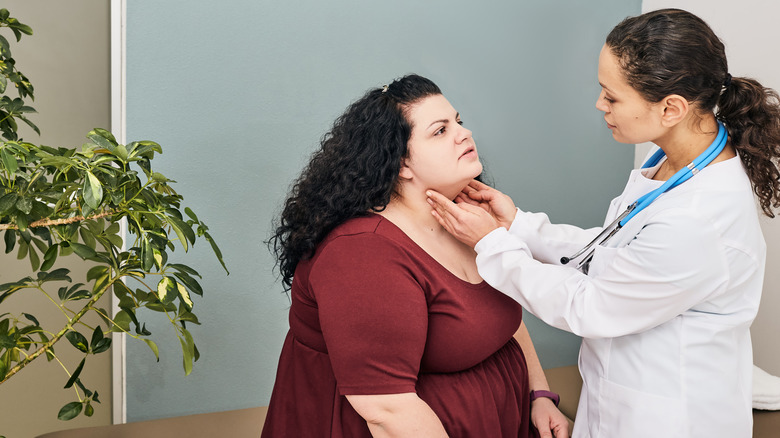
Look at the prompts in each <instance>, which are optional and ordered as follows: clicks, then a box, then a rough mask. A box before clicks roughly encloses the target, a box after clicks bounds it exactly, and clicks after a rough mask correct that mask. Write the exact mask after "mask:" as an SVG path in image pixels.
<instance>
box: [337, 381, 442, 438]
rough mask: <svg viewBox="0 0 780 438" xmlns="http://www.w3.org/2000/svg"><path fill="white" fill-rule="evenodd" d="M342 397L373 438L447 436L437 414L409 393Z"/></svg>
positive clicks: (415, 395)
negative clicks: (358, 416)
mask: <svg viewBox="0 0 780 438" xmlns="http://www.w3.org/2000/svg"><path fill="white" fill-rule="evenodd" d="M346 397H347V400H348V401H349V403H350V404H351V405H352V407H353V408H355V411H357V413H358V414H360V416H361V417H363V419H364V420H366V422H367V423H368V430H369V431H371V435H372V436H373V437H375V438H384V437H388V438H390V437H425V438H428V437H436V438H438V437H446V436H447V432H446V431H445V430H444V426H442V424H441V421H440V420H439V417H437V416H436V414H435V413H434V412H433V410H432V409H431V408H430V406H428V404H427V403H425V402H424V401H423V400H422V399H420V397H418V396H417V394H415V393H413V392H407V393H403V394H380V395H348V396H346Z"/></svg>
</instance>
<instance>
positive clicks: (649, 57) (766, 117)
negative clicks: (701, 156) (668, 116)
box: [606, 9, 780, 217]
mask: <svg viewBox="0 0 780 438" xmlns="http://www.w3.org/2000/svg"><path fill="white" fill-rule="evenodd" d="M606 45H607V47H609V48H610V50H611V52H612V54H613V55H615V56H616V57H617V58H618V60H619V62H620V65H621V67H622V68H623V72H624V74H625V77H626V78H627V80H628V83H629V84H630V85H631V86H632V87H633V88H634V89H635V90H637V91H638V92H639V93H640V94H641V95H642V96H643V97H644V98H645V99H646V100H647V101H649V102H660V101H661V100H662V99H663V98H664V97H666V96H669V95H671V94H678V95H680V96H682V97H684V98H685V99H687V100H688V102H691V103H692V104H694V105H695V108H696V109H698V111H699V112H700V113H704V112H708V111H712V112H715V117H716V118H717V119H718V120H720V121H721V122H723V124H724V125H725V126H726V129H727V131H728V133H729V137H730V139H731V144H732V146H734V148H735V149H736V150H737V152H739V157H740V158H741V159H742V163H743V164H744V166H745V169H746V171H747V174H748V177H749V178H750V181H751V183H752V184H753V191H754V192H755V194H756V195H757V196H758V200H759V203H760V205H761V209H762V210H763V211H764V214H766V215H767V216H769V217H774V213H773V209H777V208H778V207H780V171H779V170H778V157H780V100H779V99H778V95H777V93H776V92H775V91H774V90H772V89H769V88H765V87H763V86H762V85H761V84H760V83H758V82H757V81H756V80H754V79H749V78H732V77H731V75H730V74H729V72H728V63H727V62H726V52H725V50H724V46H723V43H722V42H721V41H720V39H718V37H717V36H716V35H715V33H714V32H713V31H712V29H711V28H710V27H709V26H708V25H707V23H705V22H704V21H703V20H702V19H701V18H699V17H697V16H695V15H693V14H691V13H690V12H687V11H683V10H680V9H661V10H657V11H652V12H648V13H645V14H642V15H639V16H636V17H630V18H627V19H625V20H623V21H622V22H621V23H620V24H618V25H617V26H615V28H614V29H612V32H610V34H609V35H608V36H607V41H606Z"/></svg>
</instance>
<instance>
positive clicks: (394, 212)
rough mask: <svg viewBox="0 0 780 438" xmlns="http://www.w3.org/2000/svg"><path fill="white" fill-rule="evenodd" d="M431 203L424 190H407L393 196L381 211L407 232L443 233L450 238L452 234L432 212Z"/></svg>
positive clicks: (442, 234)
mask: <svg viewBox="0 0 780 438" xmlns="http://www.w3.org/2000/svg"><path fill="white" fill-rule="evenodd" d="M431 210H432V208H431V205H430V204H429V203H428V196H427V195H425V192H424V191H419V193H418V192H417V191H414V192H410V191H407V192H405V193H403V194H401V195H399V196H395V197H393V199H392V200H391V201H390V203H389V204H388V205H387V208H385V210H384V211H383V212H382V213H380V214H381V215H382V216H384V217H386V218H387V219H388V220H390V221H391V222H393V223H394V224H396V225H397V226H398V227H399V228H401V229H402V230H404V231H405V232H406V233H407V234H409V233H410V232H423V233H426V234H428V235H431V233H432V234H434V235H439V234H440V235H441V236H445V237H447V238H450V237H451V236H450V234H449V233H448V232H447V231H446V230H445V229H444V228H443V227H442V226H441V225H439V222H438V221H437V220H436V218H435V217H433V214H431Z"/></svg>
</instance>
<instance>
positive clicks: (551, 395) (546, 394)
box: [531, 391, 561, 406]
mask: <svg viewBox="0 0 780 438" xmlns="http://www.w3.org/2000/svg"><path fill="white" fill-rule="evenodd" d="M539 397H547V398H549V399H550V400H552V401H553V403H555V406H558V402H560V401H561V396H560V395H558V394H556V393H554V392H552V391H531V401H534V400H536V399H537V398H539Z"/></svg>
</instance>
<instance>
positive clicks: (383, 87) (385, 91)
mask: <svg viewBox="0 0 780 438" xmlns="http://www.w3.org/2000/svg"><path fill="white" fill-rule="evenodd" d="M388 87H389V85H383V86H382V92H383V93H387V88H388Z"/></svg>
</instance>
